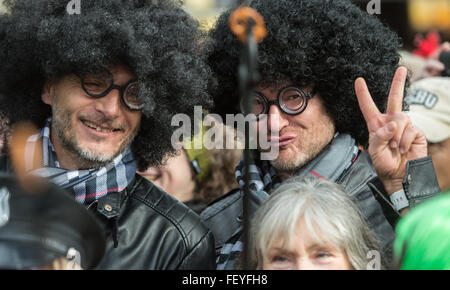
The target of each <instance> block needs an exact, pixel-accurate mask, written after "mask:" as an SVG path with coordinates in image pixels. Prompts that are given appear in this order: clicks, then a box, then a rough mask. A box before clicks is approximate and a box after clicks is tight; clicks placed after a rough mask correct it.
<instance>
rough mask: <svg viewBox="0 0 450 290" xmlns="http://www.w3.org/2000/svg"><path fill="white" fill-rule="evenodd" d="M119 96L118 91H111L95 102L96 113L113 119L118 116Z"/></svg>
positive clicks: (119, 107)
mask: <svg viewBox="0 0 450 290" xmlns="http://www.w3.org/2000/svg"><path fill="white" fill-rule="evenodd" d="M121 105H122V104H121V96H120V91H119V90H118V89H112V90H111V91H110V92H109V93H108V94H107V95H106V96H104V97H102V98H99V99H97V100H95V107H96V109H97V111H99V112H102V113H103V114H104V115H105V117H107V118H110V119H114V118H117V117H118V116H119V114H120V109H121Z"/></svg>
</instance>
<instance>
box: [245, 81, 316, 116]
mask: <svg viewBox="0 0 450 290" xmlns="http://www.w3.org/2000/svg"><path fill="white" fill-rule="evenodd" d="M315 94H316V90H315V89H313V90H312V91H311V92H310V93H307V92H305V91H304V90H302V89H299V88H296V87H293V86H288V87H285V88H283V89H281V90H280V92H279V93H278V97H277V99H276V100H273V101H269V100H268V99H267V97H266V96H264V95H263V94H261V93H260V92H255V95H254V98H253V103H252V105H251V111H250V113H251V114H255V115H256V116H257V117H258V116H259V115H261V114H268V113H269V109H270V106H271V105H277V106H278V107H279V108H280V109H281V110H282V111H283V112H284V113H286V114H288V115H298V114H300V113H302V112H303V111H304V110H305V109H306V106H307V105H308V100H309V99H311V98H312V97H313V96H314V95H315ZM240 107H241V112H244V102H243V100H241V103H240Z"/></svg>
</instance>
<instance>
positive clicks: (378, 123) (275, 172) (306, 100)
mask: <svg viewBox="0 0 450 290" xmlns="http://www.w3.org/2000/svg"><path fill="white" fill-rule="evenodd" d="M246 4H248V6H250V7H251V8H253V9H255V10H256V11H257V12H259V13H260V14H261V15H262V16H263V18H264V20H265V23H266V28H267V30H268V34H267V36H266V37H265V38H264V39H263V40H262V42H261V43H259V45H258V46H259V48H258V53H259V54H258V58H257V61H258V68H259V73H260V75H261V81H260V82H259V83H258V84H257V85H256V88H255V90H254V94H253V96H254V98H255V100H254V102H253V103H252V110H251V112H252V113H254V114H255V115H259V116H258V119H257V120H258V122H257V125H258V126H259V125H260V124H261V123H262V122H266V126H267V131H268V132H267V136H269V138H268V140H267V141H269V142H271V144H272V146H276V147H278V149H279V154H278V155H277V157H276V158H275V159H273V160H270V161H269V160H261V158H259V157H258V156H259V154H254V156H256V158H255V160H254V164H250V165H251V167H250V168H249V170H250V189H251V190H250V206H249V208H250V216H251V215H252V214H253V213H254V212H255V211H256V209H257V208H258V207H259V206H260V204H261V203H262V202H264V201H265V200H266V199H267V198H268V196H269V194H270V193H271V191H273V190H274V189H276V188H277V187H278V186H279V185H280V184H281V182H283V181H284V180H286V179H288V178H289V177H291V176H303V177H308V176H312V177H315V178H323V179H327V180H331V181H333V182H336V183H338V184H340V185H342V186H343V187H344V189H345V190H346V192H347V193H348V194H349V195H350V197H351V198H352V200H353V201H354V202H355V203H356V204H357V206H358V207H359V209H360V211H361V212H362V214H363V216H364V217H365V219H366V221H367V222H368V224H369V226H370V228H371V229H372V230H373V232H374V233H375V235H376V237H377V238H378V240H379V241H380V246H381V247H380V248H381V249H382V250H383V253H381V254H385V255H386V258H387V259H388V260H389V259H390V258H391V256H392V243H393V241H394V231H393V226H394V224H395V222H396V220H397V219H398V218H399V216H400V214H404V213H405V212H406V211H407V210H408V208H409V207H413V206H415V205H416V204H417V203H419V202H421V201H423V200H425V199H428V198H429V197H431V196H433V195H434V194H436V193H437V192H439V188H438V186H437V183H436V176H435V172H434V169H433V165H432V162H431V160H430V158H429V157H427V149H426V140H425V138H424V136H423V134H422V133H421V132H420V131H419V130H417V129H416V128H415V127H414V126H412V125H411V121H410V120H409V118H408V117H407V116H406V115H405V113H403V112H402V107H403V93H404V87H405V84H406V83H407V82H406V79H407V77H406V75H407V71H406V69H405V68H403V67H400V66H399V64H398V63H399V54H398V53H397V50H398V49H399V48H400V41H399V39H398V37H397V36H396V35H395V33H393V32H392V31H390V30H389V29H388V28H387V27H385V26H384V25H383V24H381V22H380V21H379V20H377V19H376V18H375V17H374V16H371V15H369V14H367V13H366V12H364V11H361V10H360V9H359V8H358V7H356V6H355V5H354V4H352V3H351V2H350V1H348V0H278V1H272V0H254V1H246ZM232 11H233V10H232V9H231V10H229V11H226V12H224V13H223V14H222V15H221V16H220V18H219V19H218V22H217V23H216V25H215V27H214V28H213V29H212V30H211V32H210V42H209V44H210V46H209V47H208V51H209V53H208V62H209V64H210V65H211V68H212V69H213V71H214V72H215V74H216V76H217V79H218V86H217V89H216V90H213V91H212V95H213V98H214V101H215V104H216V112H217V113H220V114H222V115H224V114H230V113H233V114H234V113H238V112H243V110H242V109H240V108H242V107H243V106H242V105H241V104H242V103H243V100H241V99H240V98H239V83H238V77H237V71H238V65H239V56H240V49H241V44H240V43H239V41H238V39H237V38H236V37H235V36H234V35H233V33H232V32H231V31H230V29H229V27H228V19H229V17H230V14H231V12H232ZM260 151H262V150H261V149H260ZM255 153H258V152H257V151H255ZM407 168H408V170H407ZM244 169H245V164H244V162H243V161H242V162H241V163H240V164H239V165H238V166H237V168H236V178H237V181H238V183H239V185H240V188H238V189H236V190H233V191H231V192H230V193H228V194H227V195H225V196H224V197H222V198H220V199H219V200H217V201H216V202H215V203H213V204H212V205H210V207H208V208H207V209H206V210H205V211H203V212H202V218H203V219H204V221H205V222H206V223H207V224H208V226H209V227H210V228H211V229H212V230H213V232H214V236H215V241H216V249H218V250H217V251H216V254H217V255H216V258H217V260H216V262H217V268H218V269H232V268H233V267H234V266H235V264H236V263H235V262H236V261H237V259H238V257H240V256H241V255H240V253H241V251H242V250H243V242H245V241H243V240H242V230H243V222H242V212H243V209H242V196H243V187H244V184H245V183H244V181H243V172H244ZM406 177H407V178H406ZM340 230H346V229H340ZM368 262H369V261H368Z"/></svg>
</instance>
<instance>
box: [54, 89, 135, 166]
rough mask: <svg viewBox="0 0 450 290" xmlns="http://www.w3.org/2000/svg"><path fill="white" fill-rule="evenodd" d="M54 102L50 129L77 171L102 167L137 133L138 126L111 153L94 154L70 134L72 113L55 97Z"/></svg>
mask: <svg viewBox="0 0 450 290" xmlns="http://www.w3.org/2000/svg"><path fill="white" fill-rule="evenodd" d="M54 100H55V102H54V104H53V106H52V128H53V129H54V131H55V133H56V135H57V136H58V138H59V140H60V141H61V144H62V146H63V148H64V149H65V150H66V151H67V153H69V154H70V155H71V157H72V159H73V161H74V162H75V163H76V164H77V167H78V168H79V169H90V168H99V167H103V166H104V165H106V164H107V163H109V162H111V161H112V160H113V159H114V158H115V157H116V156H117V155H119V154H120V153H121V152H122V151H123V150H125V148H126V147H127V146H128V145H129V144H131V142H132V141H133V140H134V138H135V137H136V135H137V133H138V129H139V126H136V129H135V130H134V131H133V132H132V133H131V134H129V135H128V136H127V137H126V138H125V139H124V140H123V141H122V143H121V144H120V146H119V147H118V149H117V150H115V151H114V152H111V153H108V152H96V151H94V150H91V149H89V148H86V147H83V146H82V145H81V144H80V143H79V142H78V140H77V138H76V135H75V134H74V133H73V132H72V129H73V128H72V126H71V123H70V118H71V116H72V113H71V112H69V111H68V110H65V109H64V108H63V107H61V106H59V104H58V102H57V101H56V100H57V98H56V96H55V98H54Z"/></svg>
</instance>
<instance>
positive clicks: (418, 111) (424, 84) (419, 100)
mask: <svg viewBox="0 0 450 290" xmlns="http://www.w3.org/2000/svg"><path fill="white" fill-rule="evenodd" d="M405 100H406V102H407V103H408V104H409V106H410V112H409V113H408V115H409V116H410V118H411V121H412V123H413V124H414V125H415V126H416V127H418V128H419V129H420V130H421V131H422V132H423V133H424V134H425V137H426V138H427V142H428V154H430V155H431V157H432V158H433V164H434V167H435V169H436V175H437V178H438V182H439V186H440V188H441V189H442V190H443V191H446V190H448V189H450V77H430V78H425V79H422V80H420V81H417V82H415V83H413V84H412V86H411V88H410V89H409V92H408V95H407V97H406V99H405Z"/></svg>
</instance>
